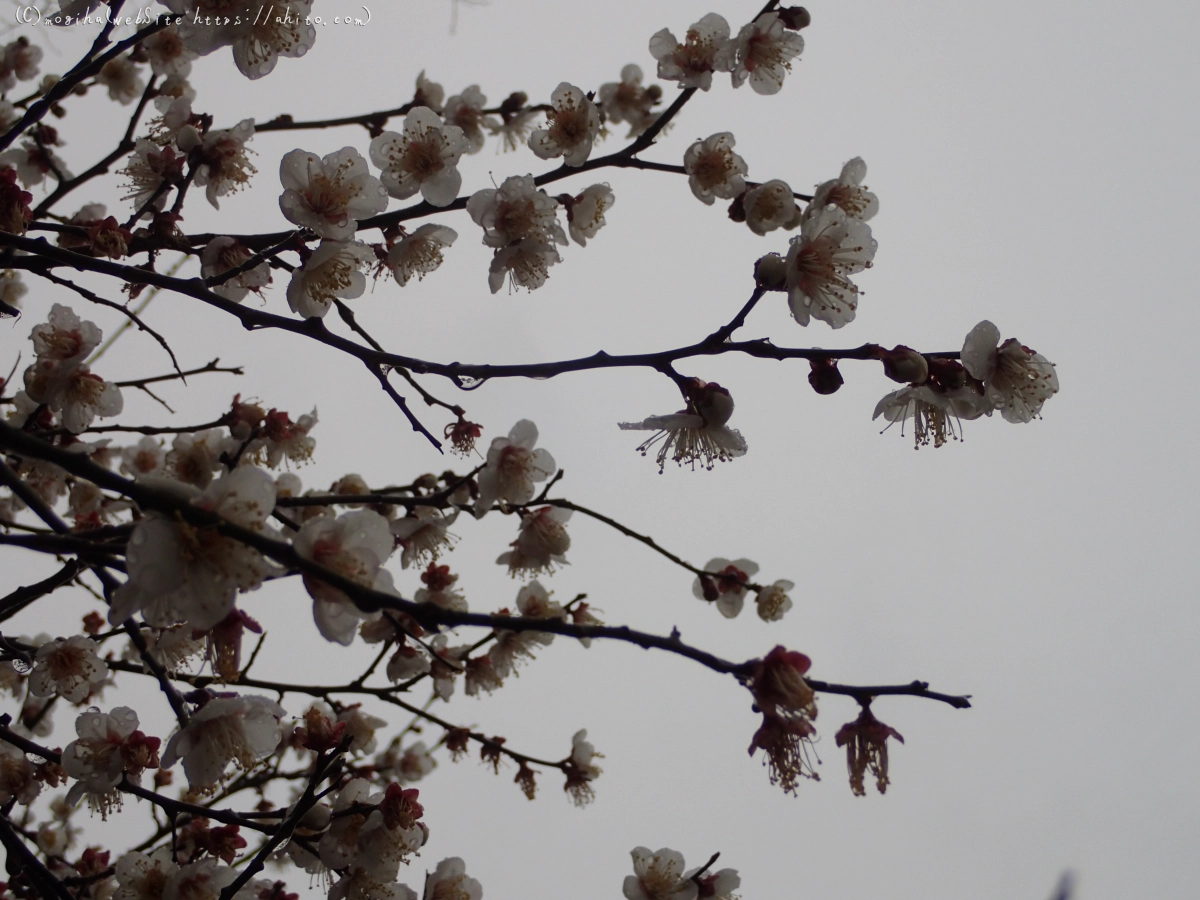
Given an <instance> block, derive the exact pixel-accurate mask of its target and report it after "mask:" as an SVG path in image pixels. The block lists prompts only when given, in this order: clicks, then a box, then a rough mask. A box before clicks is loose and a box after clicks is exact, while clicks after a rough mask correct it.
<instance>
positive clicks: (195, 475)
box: [139, 428, 226, 490]
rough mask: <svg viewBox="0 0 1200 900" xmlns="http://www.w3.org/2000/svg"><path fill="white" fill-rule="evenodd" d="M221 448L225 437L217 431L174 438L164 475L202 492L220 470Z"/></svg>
mask: <svg viewBox="0 0 1200 900" xmlns="http://www.w3.org/2000/svg"><path fill="white" fill-rule="evenodd" d="M140 446H141V445H140V444H139V447H140ZM225 449H226V437H225V435H224V434H223V433H222V431H221V429H219V428H210V429H208V430H207V431H197V432H194V433H192V434H188V433H184V434H180V435H176V436H175V439H174V440H173V441H172V442H171V449H170V451H169V452H168V453H167V455H166V460H165V463H164V465H165V468H166V473H167V474H168V475H170V476H171V477H172V478H177V479H179V480H180V481H182V482H183V483H184V484H190V485H192V486H194V487H198V488H200V489H201V490H203V489H204V488H206V487H208V486H209V485H210V484H212V480H213V473H214V472H217V471H219V470H220V469H222V468H223V467H224V466H223V464H222V462H221V454H222V453H223V452H224V451H225ZM141 474H151V473H141Z"/></svg>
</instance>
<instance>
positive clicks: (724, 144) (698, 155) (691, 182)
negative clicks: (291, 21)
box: [683, 131, 749, 206]
mask: <svg viewBox="0 0 1200 900" xmlns="http://www.w3.org/2000/svg"><path fill="white" fill-rule="evenodd" d="M735 143H736V141H735V140H734V137H733V135H732V134H731V133H730V132H728V131H722V132H719V133H717V134H714V135H711V136H710V137H707V138H705V139H704V140H702V141H696V143H694V144H692V145H691V146H690V147H688V148H687V151H686V152H685V153H684V154H683V168H684V170H685V171H686V172H687V174H688V187H690V188H691V189H692V193H693V194H694V195H695V196H696V199H697V200H699V201H701V202H702V203H707V204H708V205H709V206H712V204H713V201H714V199H715V198H717V197H720V198H721V199H722V200H732V199H733V198H734V197H737V196H738V195H739V194H741V193H742V192H743V191H745V190H746V179H745V178H744V177H743V176H745V174H746V172H747V171H749V170H748V168H747V166H746V161H745V160H744V159H742V158H741V157H740V156H738V155H737V154H736V153H734V152H733V145H734V144H735Z"/></svg>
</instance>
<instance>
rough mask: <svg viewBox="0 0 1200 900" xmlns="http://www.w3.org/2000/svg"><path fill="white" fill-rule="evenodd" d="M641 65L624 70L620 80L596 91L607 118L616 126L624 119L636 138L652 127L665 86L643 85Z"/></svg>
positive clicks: (601, 109)
mask: <svg viewBox="0 0 1200 900" xmlns="http://www.w3.org/2000/svg"><path fill="white" fill-rule="evenodd" d="M642 78H643V75H642V67H641V66H639V65H637V64H636V63H630V64H629V65H627V66H625V67H623V68H622V69H621V80H620V81H610V82H608V83H606V84H602V85H600V91H599V93H598V94H597V99H598V100H599V104H598V105H599V107H600V111H601V112H602V113H604V118H605V120H606V121H608V122H612V123H613V124H614V125H619V124H620V123H621V122H628V123H629V134H628V135H627V137H631V138H633V137H637V136H638V135H639V134H641V133H642V132H643V131H645V130H646V129H647V128H649V127H650V124H651V123H652V122H653V121H654V119H655V115H654V114H653V113H652V112H651V108H652V107H653V106H654V104H655V103H656V102H657V101H658V100H659V98H661V97H662V89H661V88H660V87H659V86H658V85H654V86H653V87H651V88H644V87H642Z"/></svg>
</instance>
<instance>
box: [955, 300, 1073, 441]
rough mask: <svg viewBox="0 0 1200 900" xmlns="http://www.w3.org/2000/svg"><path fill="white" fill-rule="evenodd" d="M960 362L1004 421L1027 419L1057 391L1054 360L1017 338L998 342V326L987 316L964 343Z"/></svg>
mask: <svg viewBox="0 0 1200 900" xmlns="http://www.w3.org/2000/svg"><path fill="white" fill-rule="evenodd" d="M962 364H963V366H964V367H966V370H967V372H969V373H970V374H971V377H973V378H978V379H979V380H980V381H982V382H983V383H984V388H985V390H986V392H987V399H988V401H989V402H990V403H991V404H992V405H993V406H994V407H995V408H996V409H998V410H1000V414H1001V415H1002V416H1004V421H1006V422H1030V421H1032V420H1033V419H1036V418H1037V417H1038V414H1039V413H1040V412H1041V411H1042V404H1043V403H1045V402H1046V401H1047V400H1049V399H1050V398H1051V397H1053V396H1054V395H1055V394H1057V393H1058V374H1057V373H1056V372H1055V371H1054V363H1052V362H1050V360H1048V359H1046V357H1044V356H1042V354H1040V353H1037V352H1035V351H1033V350H1030V349H1029V348H1028V347H1026V346H1024V345H1023V344H1022V343H1021V342H1020V341H1018V340H1017V339H1016V338H1009V339H1008V340H1006V341H1004V343H1000V329H999V328H997V327H996V326H995V325H993V324H992V323H991V322H989V321H987V320H986V319H985V320H984V321H982V322H980V323H979V324H978V325H976V326H975V327H974V328H972V329H971V332H970V334H968V335H967V338H966V341H965V342H964V343H963V349H962Z"/></svg>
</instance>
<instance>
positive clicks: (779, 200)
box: [741, 178, 801, 235]
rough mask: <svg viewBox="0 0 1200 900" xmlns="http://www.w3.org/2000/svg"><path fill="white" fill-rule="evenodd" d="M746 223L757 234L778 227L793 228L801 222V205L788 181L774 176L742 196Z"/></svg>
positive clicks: (762, 233)
mask: <svg viewBox="0 0 1200 900" xmlns="http://www.w3.org/2000/svg"><path fill="white" fill-rule="evenodd" d="M741 204H742V211H743V213H745V216H746V225H747V227H748V228H749V229H750V230H751V231H753V232H754V233H755V234H758V235H764V234H766V233H767V232H770V231H774V230H775V229H776V228H786V229H788V230H791V229H793V228H795V227H796V226H797V225H799V224H800V216H801V212H800V207H798V206H797V205H796V199H795V195H794V194H793V193H792V189H791V187H790V186H789V185H788V183H787V182H786V181H780V180H779V179H778V178H774V179H772V180H770V181H768V182H765V183H764V184H760V185H758V186H757V187H752V188H750V189H749V190H748V191H746V193H745V194H744V195H743V196H742V200H741Z"/></svg>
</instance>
